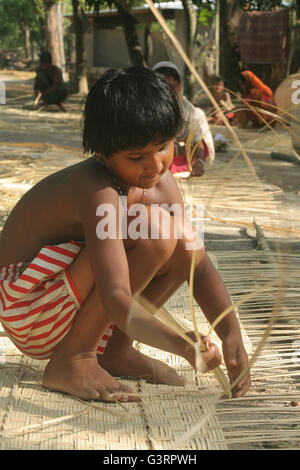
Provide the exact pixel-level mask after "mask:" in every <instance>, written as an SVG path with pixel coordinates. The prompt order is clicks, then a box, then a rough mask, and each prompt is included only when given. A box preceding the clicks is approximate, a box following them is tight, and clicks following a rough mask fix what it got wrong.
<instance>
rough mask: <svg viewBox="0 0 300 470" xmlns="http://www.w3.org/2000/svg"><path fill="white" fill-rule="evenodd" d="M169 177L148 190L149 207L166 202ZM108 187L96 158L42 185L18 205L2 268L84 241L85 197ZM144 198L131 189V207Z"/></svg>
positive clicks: (0, 252)
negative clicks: (45, 248)
mask: <svg viewBox="0 0 300 470" xmlns="http://www.w3.org/2000/svg"><path fill="white" fill-rule="evenodd" d="M166 177H167V179H168V178H169V177H168V176H167V175H164V176H163V177H162V178H161V181H160V182H159V183H158V184H157V185H156V186H155V187H153V188H151V189H149V190H147V204H151V203H153V202H155V203H158V204H159V203H161V202H163V196H164V193H165V191H163V190H162V188H163V187H164V186H165V184H164V183H163V182H162V180H165V179H166ZM107 185H110V186H113V183H112V181H111V179H110V178H109V177H108V175H105V170H103V169H101V168H99V167H98V166H97V165H96V164H95V161H94V159H93V158H89V159H87V160H84V161H83V162H80V163H78V164H75V165H72V166H70V167H67V168H65V169H63V170H61V171H59V172H57V173H54V174H52V175H50V176H48V177H47V178H45V179H43V180H42V181H40V182H39V183H38V184H37V185H35V186H34V187H33V188H32V189H31V190H30V191H28V193H26V194H25V195H24V196H23V197H22V198H21V200H20V201H19V202H18V203H17V205H16V206H15V207H14V209H13V210H12V212H11V213H10V215H9V217H8V219H7V222H6V224H5V226H4V228H3V230H2V232H1V234H0V267H3V266H7V265H8V264H11V263H16V262H19V261H24V262H27V261H31V260H32V259H33V258H34V256H35V255H36V254H37V253H38V252H39V250H40V249H41V248H42V247H43V246H45V245H53V244H59V243H64V242H67V241H69V240H84V230H83V225H82V222H81V218H80V215H79V210H78V205H79V204H80V203H81V199H82V195H83V194H84V193H85V194H86V193H90V194H91V195H93V194H95V193H97V191H99V190H101V189H102V188H103V187H106V186H107ZM141 194H142V189H141V188H130V192H129V194H128V206H130V205H131V204H134V203H137V202H140V200H141ZM95 229H96V227H95Z"/></svg>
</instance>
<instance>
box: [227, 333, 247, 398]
mask: <svg viewBox="0 0 300 470" xmlns="http://www.w3.org/2000/svg"><path fill="white" fill-rule="evenodd" d="M222 349H223V356H224V361H225V365H226V367H227V372H228V376H229V379H230V383H233V382H234V380H235V379H236V378H237V377H238V376H239V374H240V373H241V372H242V371H243V370H244V369H246V367H247V366H248V355H247V353H246V351H245V348H244V346H243V343H242V340H240V339H239V338H236V337H230V336H227V338H226V339H225V340H224V341H223V345H222ZM250 384H251V378H250V373H249V371H248V372H247V374H246V375H245V377H244V378H242V380H240V381H239V383H238V384H237V385H236V386H235V387H234V388H233V390H232V397H233V398H239V397H241V396H243V395H244V394H245V393H246V392H247V390H248V389H249V387H250Z"/></svg>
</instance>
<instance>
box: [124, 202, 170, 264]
mask: <svg viewBox="0 0 300 470" xmlns="http://www.w3.org/2000/svg"><path fill="white" fill-rule="evenodd" d="M146 209H147V211H145V213H144V214H143V215H142V216H141V217H140V218H139V221H140V224H139V227H138V228H139V232H137V233H135V232H134V230H133V228H134V229H135V228H136V227H137V226H136V225H132V226H131V230H128V238H129V239H128V240H127V243H126V244H127V245H129V247H130V248H132V247H134V246H135V247H138V248H139V249H140V250H141V252H142V253H143V255H144V257H145V258H146V257H147V258H149V259H150V260H151V262H153V263H155V264H157V265H163V264H164V263H165V262H166V261H167V260H168V259H169V258H170V257H171V256H172V254H173V252H174V250H175V248H176V244H177V240H176V238H175V237H174V220H173V217H172V216H170V214H169V213H168V212H167V211H166V210H165V209H163V208H161V207H159V206H155V205H153V206H151V207H150V206H147V207H146ZM131 222H132V219H131ZM129 228H130V224H129Z"/></svg>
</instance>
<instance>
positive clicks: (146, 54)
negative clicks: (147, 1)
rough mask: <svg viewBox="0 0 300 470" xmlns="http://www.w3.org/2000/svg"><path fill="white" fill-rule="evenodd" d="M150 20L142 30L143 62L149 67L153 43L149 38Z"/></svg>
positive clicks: (150, 37)
mask: <svg viewBox="0 0 300 470" xmlns="http://www.w3.org/2000/svg"><path fill="white" fill-rule="evenodd" d="M150 29H151V19H150V20H148V21H147V23H146V24H145V30H144V51H145V52H144V60H145V63H146V64H147V65H148V66H149V64H150V61H151V58H152V55H153V41H152V36H151V32H150Z"/></svg>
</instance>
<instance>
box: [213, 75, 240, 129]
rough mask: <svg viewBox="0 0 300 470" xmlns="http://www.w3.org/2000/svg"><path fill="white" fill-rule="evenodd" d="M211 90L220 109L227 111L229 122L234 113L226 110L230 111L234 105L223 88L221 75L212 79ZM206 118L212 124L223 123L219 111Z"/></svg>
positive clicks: (223, 83)
mask: <svg viewBox="0 0 300 470" xmlns="http://www.w3.org/2000/svg"><path fill="white" fill-rule="evenodd" d="M211 92H212V95H213V96H214V98H215V100H216V102H217V103H218V105H219V106H220V108H221V109H222V111H223V112H227V119H228V120H229V122H230V123H231V122H232V120H233V118H234V113H228V111H231V110H232V109H233V108H234V106H233V104H232V101H231V98H230V94H229V93H228V91H226V90H225V82H224V79H223V78H222V77H221V76H218V77H216V78H215V79H214V80H213V87H212V90H211ZM208 120H209V121H212V122H213V123H214V124H219V125H220V124H222V125H223V124H224V122H223V120H222V117H221V113H217V114H216V115H214V116H213V117H211V118H209V119H208Z"/></svg>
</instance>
